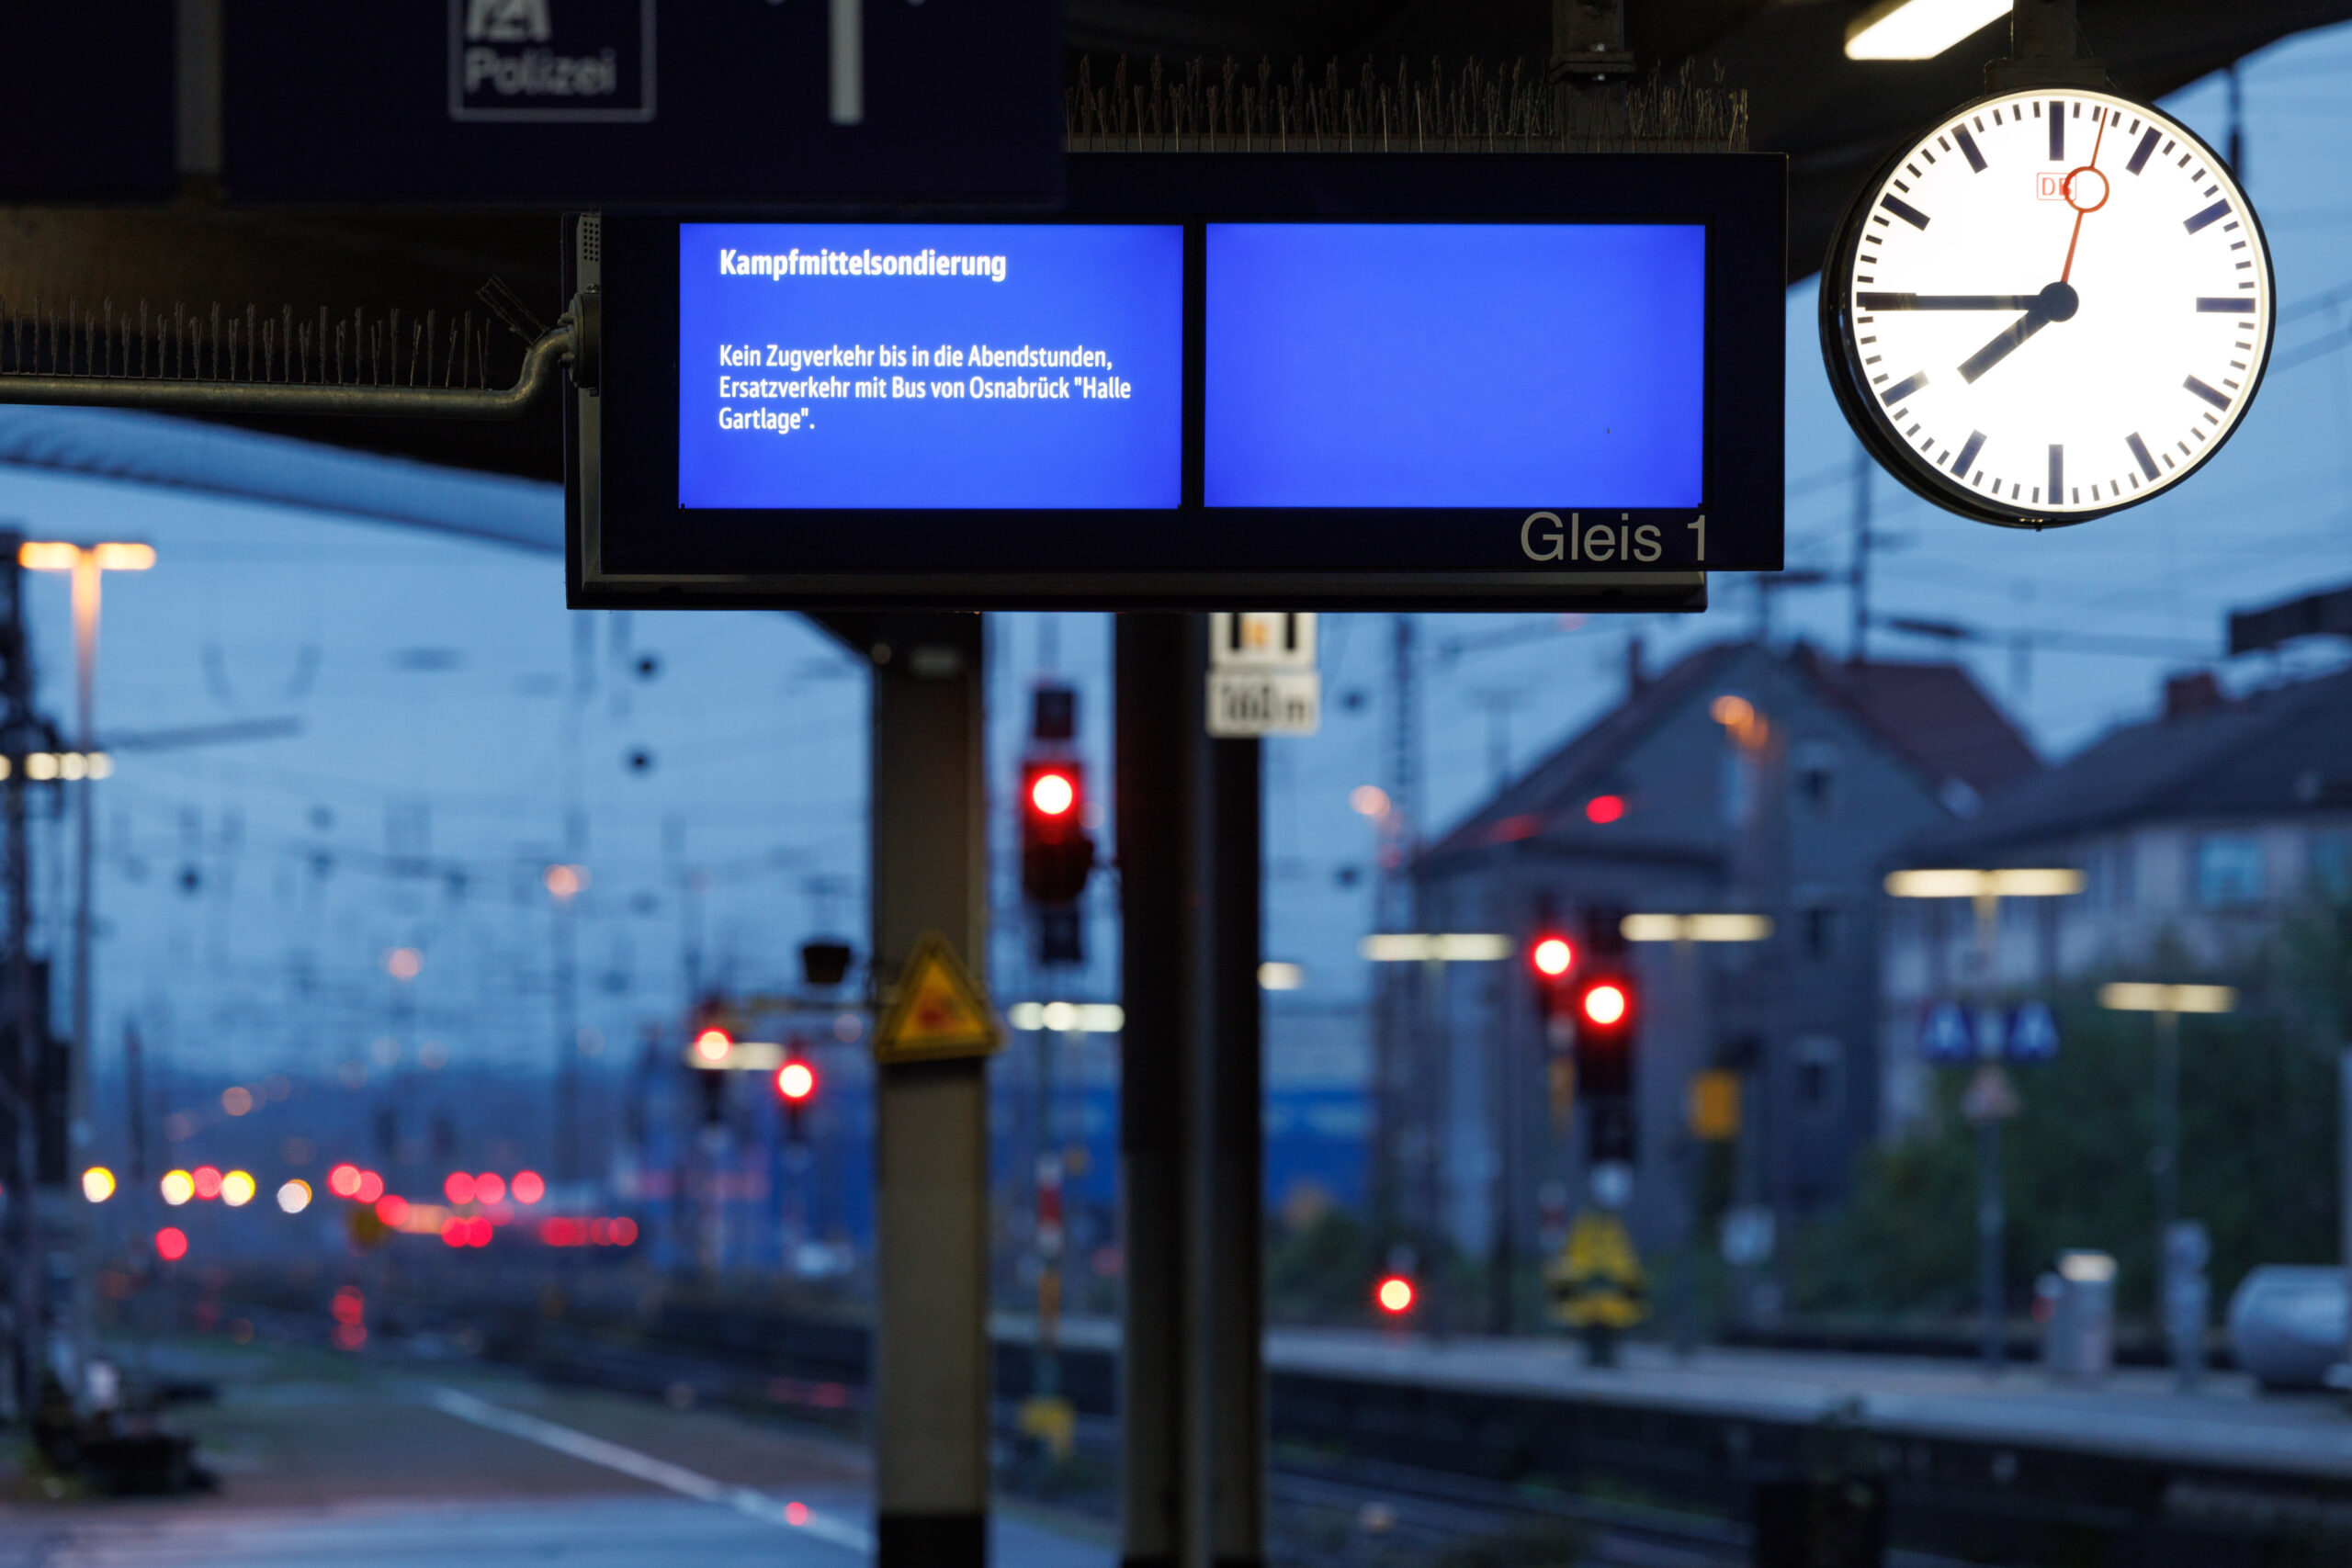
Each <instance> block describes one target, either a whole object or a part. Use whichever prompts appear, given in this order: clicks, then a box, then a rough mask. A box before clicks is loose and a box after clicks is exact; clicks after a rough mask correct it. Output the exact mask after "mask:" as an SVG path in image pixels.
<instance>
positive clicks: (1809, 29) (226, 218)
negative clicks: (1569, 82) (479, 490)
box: [0, 0, 2352, 480]
mask: <svg viewBox="0 0 2352 1568" xmlns="http://www.w3.org/2000/svg"><path fill="white" fill-rule="evenodd" d="M1625 4H1626V7H1627V16H1628V30H1629V39H1628V41H1629V42H1630V43H1631V45H1632V47H1633V49H1634V52H1635V54H1636V56H1637V57H1638V58H1639V60H1640V61H1641V62H1642V63H1643V64H1644V65H1645V66H1648V65H1653V64H1655V65H1657V66H1661V67H1663V68H1664V69H1666V70H1667V71H1668V72H1669V73H1671V72H1673V71H1676V70H1679V67H1680V65H1681V63H1682V62H1685V61H1697V62H1701V63H1702V66H1704V67H1705V68H1706V69H1707V70H1708V71H1709V72H1710V73H1711V72H1712V68H1713V63H1714V62H1720V63H1721V64H1722V66H1723V68H1724V82H1725V85H1727V86H1731V87H1735V88H1742V89H1745V90H1746V91H1747V94H1748V98H1749V117H1750V128H1751V141H1752V144H1753V145H1754V146H1756V147H1758V148H1759V149H1764V150H1770V151H1779V152H1787V153H1789V154H1790V157H1791V160H1792V164H1791V173H1792V185H1791V190H1790V232H1789V264H1788V270H1789V274H1790V276H1792V277H1802V276H1807V275H1809V274H1811V273H1812V272H1814V271H1815V270H1816V269H1817V268H1818V266H1819V265H1820V257H1821V255H1822V253H1823V250H1824V248H1825V246H1826V243H1827V237H1828V233H1829V230H1830V226H1831V224H1832V223H1833V222H1834V221H1835V220H1836V218H1837V216H1838V213H1839V211H1840V210H1841V209H1843V207H1844V206H1845V204H1846V202H1847V201H1848V200H1849V198H1850V197H1851V196H1852V194H1853V192H1854V191H1855V189H1856V188H1858V186H1860V182H1861V179H1862V177H1863V175H1864V174H1865V173H1866V172H1867V171H1868V169H1869V168H1870V166H1871V164H1873V163H1874V162H1875V161H1876V160H1877V159H1878V158H1879V157H1880V156H1882V155H1883V153H1885V152H1888V151H1889V150H1891V149H1892V148H1893V146H1894V144H1895V143H1896V142H1897V141H1899V140H1901V138H1902V137H1903V136H1904V134H1905V132H1906V131H1907V130H1911V129H1913V128H1915V127H1917V125H1918V124H1919V123H1920V122H1921V121H1922V120H1924V119H1925V118H1928V117H1929V116H1931V115H1933V114H1935V113H1936V112H1937V111H1939V110H1940V109H1943V108H1946V107H1951V106H1952V105H1954V104H1956V103H1959V102H1961V101H1962V100H1963V99H1966V98H1970V97H1973V96H1977V95H1978V93H1979V92H1980V91H1981V80H1982V77H1981V71H1982V67H1983V64H1984V62H1985V60H1986V59H1987V58H1988V57H1990V56H1993V55H1996V54H1999V53H2002V52H2004V51H2005V44H2004V43H2003V40H2002V35H2001V31H2000V29H1999V28H1997V27H1996V28H1987V29H1985V31H1984V32H1982V33H1980V34H1978V35H1977V36H1976V37H1975V38H1973V39H1969V40H1967V41H1966V42H1963V43H1962V44H1960V45H1959V46H1957V47H1956V48H1954V49H1952V50H1950V51H1947V52H1946V53H1945V54H1944V55H1943V56H1942V57H1941V58H1939V59H1937V60H1933V61H1926V62H1917V63H1870V64H1859V63H1856V62H1851V61H1849V60H1847V59H1846V58H1845V55H1844V38H1845V28H1846V24H1847V22H1848V21H1849V20H1850V19H1851V18H1852V17H1854V16H1855V15H1856V14H1858V13H1859V12H1860V9H1861V8H1862V6H1861V0H1625ZM2080 5H2081V17H2082V24H2083V28H2084V31H2085V33H2086V36H2087V38H2088V39H2089V40H2090V42H2091V44H2092V46H2093V47H2094V48H2095V49H2097V50H2098V51H2099V53H2100V55H2101V57H2102V58H2103V59H2104V60H2105V61H2106V62H2107V63H2108V67H2109V71H2110V72H2111V73H2113V75H2114V77H2115V79H2116V82H2117V84H2118V85H2120V87H2121V88H2122V89H2123V91H2125V92H2126V93H2129V94H2131V95H2134V96H2140V97H2154V96H2160V95H2162V94H2164V93H2167V92H2170V91H2172V90H2173V89H2174V88H2176V87H2178V86H2180V85H2183V84H2185V83H2188V82H2190V81H2193V80H2195V79H2196V78H2197V77H2199V76H2200V75H2203V74H2205V73H2209V72H2211V71H2214V70H2217V69H2219V68H2220V67H2222V66H2224V65H2226V64H2228V63H2229V62H2231V61H2233V60H2234V59H2236V58H2238V57H2239V56H2241V55H2243V54H2245V53H2247V52H2249V51H2254V50H2257V49H2260V48H2262V47H2264V46H2265V45H2267V44H2269V43H2272V42H2274V41H2276V40H2278V39H2281V38H2283V37H2286V36H2287V35H2289V34H2290V33H2294V32H2299V31H2301V30H2303V29H2306V28H2314V27H2320V26H2324V25H2325V24H2328V23H2331V22H2335V21H2340V20H2343V19H2346V17H2352V0H2228V3H2226V4H2219V3H2207V4H2187V3H2184V0H2080ZM1066 16H1067V21H1068V43H1069V52H1070V56H1071V60H1072V69H1073V70H1075V62H1076V61H1077V59H1078V58H1079V57H1080V56H1081V55H1085V54H1090V53H1091V55H1093V56H1094V57H1096V59H1097V60H1098V61H1102V60H1103V58H1104V57H1105V56H1108V55H1111V54H1115V53H1119V52H1122V51H1124V52H1125V53H1128V54H1130V55H1133V56H1136V57H1139V58H1143V57H1148V56H1150V55H1153V54H1155V53H1157V54H1161V55H1165V56H1166V57H1168V58H1169V59H1170V60H1171V61H1182V60H1186V59H1190V58H1192V57H1193V56H1204V57H1206V58H1208V59H1210V60H1214V61H1218V62H1221V61H1222V60H1223V59H1224V57H1225V56H1227V55H1228V54H1231V55H1234V56H1236V57H1238V58H1240V59H1243V60H1248V61H1251V62H1254V61H1256V60H1258V59H1260V58H1261V57H1264V58H1271V59H1272V60H1274V61H1276V62H1282V63H1283V64H1284V65H1286V64H1287V62H1290V61H1292V60H1295V59H1304V60H1307V61H1311V62H1323V61H1328V60H1330V59H1333V58H1338V59H1341V60H1344V61H1347V62H1351V63H1356V64H1360V63H1361V62H1362V61H1363V58H1364V57H1365V56H1366V55H1370V56H1371V57H1373V58H1374V60H1376V61H1385V62H1387V65H1386V68H1387V69H1388V70H1391V71H1393V70H1394V68H1395V66H1396V63H1397V61H1398V60H1399V59H1400V58H1401V59H1408V60H1410V61H1413V62H1416V71H1417V72H1419V71H1425V70H1426V69H1427V67H1428V63H1429V62H1430V61H1431V60H1432V58H1435V59H1437V60H1439V61H1442V62H1446V63H1447V64H1448V66H1449V68H1451V67H1453V66H1458V65H1459V64H1460V63H1461V62H1463V61H1464V60H1466V59H1467V58H1469V57H1470V56H1472V55H1476V56H1477V57H1478V58H1480V59H1481V60H1483V61H1486V62H1490V63H1491V62H1504V63H1506V64H1507V63H1508V62H1510V61H1512V60H1514V59H1523V60H1525V61H1526V62H1528V63H1529V65H1530V66H1531V67H1537V66H1541V65H1542V63H1543V62H1544V60H1545V59H1546V58H1547V56H1548V54H1549V52H1550V43H1551V0H1068V6H1067V11H1066ZM557 244H558V214H557V213H556V212H555V211H554V210H553V209H547V210H540V211H507V212H498V213H461V212H437V213H415V212H402V213H391V212H350V211H291V210H268V211H264V210H242V209H221V208H218V207H210V206H206V205H204V204H201V203H188V204H180V205H175V206H173V207H169V208H162V207H158V208H151V209H86V208H83V209H76V208H62V207H51V208H29V207H10V208H0V299H6V301H8V303H9V304H10V306H11V308H22V307H24V306H26V305H28V304H30V303H31V302H32V301H34V300H36V299H38V300H40V302H41V303H42V304H43V306H44V308H45V309H62V307H63V306H64V305H65V303H66V302H67V301H68V300H74V301H78V303H79V305H80V306H83V307H95V306H96V304H97V303H98V302H99V301H111V302H112V303H114V304H116V305H118V306H119V307H120V308H122V309H124V310H133V309H135V308H136V304H137V302H139V301H147V302H150V303H151V304H152V305H153V307H154V308H155V309H157V310H169V309H170V308H171V307H172V306H173V305H174V304H175V303H184V304H186V305H187V306H188V307H190V308H192V309H193V310H197V311H198V312H203V311H205V310H209V307H210V306H211V305H212V304H213V303H214V302H216V301H217V302H219V303H220V304H221V305H223V306H224V307H226V308H228V309H230V310H235V311H238V312H239V313H242V312H243V310H244V309H245V307H247V306H248V305H251V306H254V307H258V308H260V309H261V310H268V311H271V312H273V313H275V312H277V310H280V309H281V308H290V309H291V310H294V311H295V312H297V313H298V314H300V315H302V316H304V317H305V318H306V319H307V317H308V316H309V315H311V314H312V313H315V312H316V311H317V310H319V309H321V308H322V307H323V308H326V309H328V310H332V311H334V312H335V313H337V314H338V315H341V314H343V313H347V312H348V311H350V310H352V309H353V308H354V307H355V306H366V307H367V308H368V310H371V311H380V310H387V309H390V308H393V307H398V308H399V309H401V310H403V311H405V312H408V313H409V314H410V315H412V316H413V317H421V316H422V315H423V314H424V311H426V310H434V311H435V312H436V313H437V315H438V317H439V319H440V320H442V321H454V320H457V319H458V318H459V317H460V316H462V314H463V312H465V311H466V310H477V311H479V310H481V304H480V302H479V301H478V300H477V299H475V292H474V291H475V290H476V289H477V288H479V287H480V286H481V283H482V282H483V280H484V279H486V278H488V277H491V276H499V277H502V278H503V279H504V280H505V281H506V282H507V283H508V284H509V285H511V286H512V287H513V288H514V289H515V292H516V293H517V294H518V295H520V296H521V298H522V299H524V301H525V302H526V304H527V305H529V307H530V308H531V309H532V310H534V311H535V312H537V314H538V315H539V316H541V317H542V318H543V319H546V320H553V319H554V318H555V317H556V316H557V315H558V314H559V313H560V310H561V309H562V301H561V300H560V299H559V298H558V295H559V292H560V290H559V288H558V271H559V268H558V255H557ZM500 351H501V352H502V353H509V354H511V353H514V352H516V348H515V345H514V344H507V343H505V342H504V341H503V340H502V341H501V347H500ZM494 368H495V366H494ZM237 423H244V424H246V425H248V426H249V427H252V428H257V429H268V430H274V431H277V432H279V433H281V434H301V435H307V436H310V437H311V438H313V439H317V440H323V441H331V442H334V443H335V444H337V445H340V446H349V447H354V448H359V449H364V450H370V451H378V452H386V453H392V454H397V455H400V456H405V457H421V458H424V459H427V460H429V461H433V462H437V463H445V464H449V465H453V466H457V467H461V468H477V469H486V470H490V471H493V472H500V473H506V474H514V475H519V476H523V477H526V478H530V479H545V480H556V479H560V477H561V472H562V440H561V434H560V427H559V425H558V422H557V418H556V413H555V411H554V409H553V408H552V407H542V408H539V409H535V410H533V411H532V412H530V413H529V414H528V415H527V416H526V417H525V418H523V419H519V420H515V421H513V422H511V423H468V422H463V421H443V420H431V421H426V420H419V421H394V420H379V421H351V420H324V419H322V420H315V421H293V420H287V421H277V422H263V421H253V420H247V421H240V422H237Z"/></svg>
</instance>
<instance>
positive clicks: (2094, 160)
mask: <svg viewBox="0 0 2352 1568" xmlns="http://www.w3.org/2000/svg"><path fill="white" fill-rule="evenodd" d="M2113 118H2115V117H2114V116H2113V115H2112V114H2108V115H2102V116H2100V117H2099V122H2098V134H2097V135H2095V136H2093V137H2092V138H2091V161H2090V162H2089V163H2087V164H2084V165H2083V167H2082V168H2080V169H2072V170H2069V171H2068V172H2067V175H2066V179H2065V183H2064V184H2063V185H2061V186H2059V187H2058V188H2059V190H2060V192H2061V193H2063V194H2064V196H2065V197H2066V205H2067V206H2069V207H2071V208H2073V209H2075V231H2074V233H2073V234H2071V235H2069V236H2068V237H2067V240H2066V265H2065V266H2064V267H2063V268H2061V269H2060V271H2059V274H2058V281H2059V282H2061V283H2064V282H2067V281H2069V280H2070V279H2072V278H2073V277H2074V276H2075V246H2076V245H2077V244H2079V243H2082V238H2083V220H2084V219H2086V218H2087V217H2089V216H2090V215H2091V214H2092V213H2094V212H2097V211H2098V209H2100V208H2102V207H2105V206H2106V205H2107V198H2108V197H2109V195H2111V194H2113V193H2112V192H2110V191H2109V188H2108V184H2107V176H2106V175H2101V174H2099V172H2098V148H2099V143H2100V142H2102V141H2106V140H2107V122H2108V121H2109V120H2110V119H2113ZM2085 170H2088V171H2089V172H2090V173H2091V174H2093V175H2098V200H2097V201H2094V202H2092V203H2091V204H2090V205H2089V206H2088V207H2085V206H2084V205H2083V204H2082V203H2081V202H2079V201H2077V200H2075V176H2076V175H2080V174H2082V173H2083V172H2084V171H2085Z"/></svg>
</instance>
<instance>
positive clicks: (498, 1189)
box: [474, 1170, 506, 1203]
mask: <svg viewBox="0 0 2352 1568" xmlns="http://www.w3.org/2000/svg"><path fill="white" fill-rule="evenodd" d="M505 1196H506V1183H505V1182H503V1181H502V1180H500V1179H498V1178H497V1177H496V1176H494V1175H492V1173H491V1172H489V1171H487V1170H485V1171H483V1172H482V1173H481V1175H480V1176H477V1177H475V1178H474V1201H475V1202H477V1203H495V1202H497V1201H499V1200H500V1199H502V1198H503V1197H505Z"/></svg>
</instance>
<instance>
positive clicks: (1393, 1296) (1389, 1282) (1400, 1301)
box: [1372, 1274, 1417, 1317]
mask: <svg viewBox="0 0 2352 1568" xmlns="http://www.w3.org/2000/svg"><path fill="white" fill-rule="evenodd" d="M1416 1294H1417V1292H1415V1291H1414V1289H1413V1281H1412V1280H1408V1279H1407V1278H1406V1277H1405V1276H1404V1275H1402V1274H1386V1275H1383V1276H1382V1277H1381V1280H1380V1283H1379V1284H1377V1285H1375V1286H1374V1287H1373V1291H1372V1299H1373V1301H1374V1303H1377V1304H1378V1306H1379V1308H1380V1310H1381V1311H1383V1312H1385V1313H1386V1314H1388V1315H1389V1316H1391V1317H1402V1316H1404V1315H1405V1314H1407V1313H1408V1312H1410V1311H1412V1310H1413V1300H1414V1297H1415V1295H1416Z"/></svg>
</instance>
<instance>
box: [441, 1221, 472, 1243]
mask: <svg viewBox="0 0 2352 1568" xmlns="http://www.w3.org/2000/svg"><path fill="white" fill-rule="evenodd" d="M441 1243H442V1245H443V1246H445V1247H463V1246H465V1245H466V1222H465V1221H464V1220H463V1219H461V1218H459V1217H458V1215H456V1214H452V1215H450V1216H449V1217H448V1218H447V1219H446V1220H443V1221H442V1222H441Z"/></svg>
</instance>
